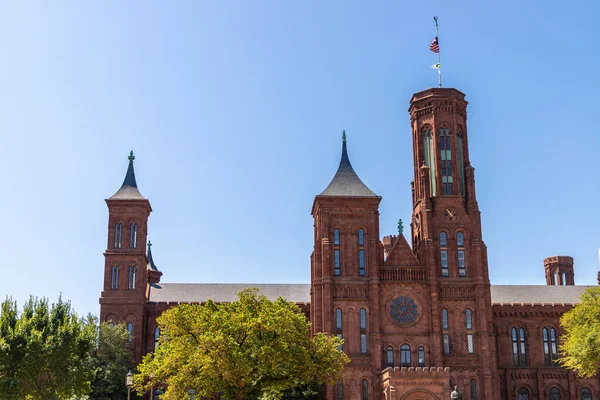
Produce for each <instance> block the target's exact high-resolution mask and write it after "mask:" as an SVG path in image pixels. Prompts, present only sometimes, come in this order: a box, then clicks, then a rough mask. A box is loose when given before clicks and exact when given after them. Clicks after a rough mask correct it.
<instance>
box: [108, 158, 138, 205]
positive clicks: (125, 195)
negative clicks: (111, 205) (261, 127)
mask: <svg viewBox="0 0 600 400" xmlns="http://www.w3.org/2000/svg"><path fill="white" fill-rule="evenodd" d="M127 158H128V159H129V167H127V173H126V174H125V179H124V180H123V185H121V188H120V189H119V190H117V193H115V194H113V195H112V196H111V197H110V198H109V200H146V198H145V197H144V196H142V194H141V193H140V191H139V190H138V188H137V182H136V181H135V171H134V170H133V160H135V156H134V155H133V151H132V152H131V153H129V157H127Z"/></svg>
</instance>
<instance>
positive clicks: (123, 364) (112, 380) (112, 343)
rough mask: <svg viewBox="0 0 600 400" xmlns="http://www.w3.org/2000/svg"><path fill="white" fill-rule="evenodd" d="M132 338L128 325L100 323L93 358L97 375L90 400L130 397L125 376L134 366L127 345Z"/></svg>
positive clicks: (112, 399)
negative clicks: (130, 337)
mask: <svg viewBox="0 0 600 400" xmlns="http://www.w3.org/2000/svg"><path fill="white" fill-rule="evenodd" d="M128 337H129V332H127V327H126V326H125V324H118V325H112V324H109V323H106V322H103V323H101V324H100V326H99V329H98V336H97V342H96V347H95V349H94V352H93V354H92V360H91V362H92V366H93V368H94V372H95V374H94V379H93V381H92V393H91V394H90V396H89V398H90V400H109V399H110V400H121V399H125V398H127V387H126V386H125V375H126V374H127V372H129V371H133V369H134V364H133V360H132V358H131V351H130V350H129V349H128V348H127V339H128Z"/></svg>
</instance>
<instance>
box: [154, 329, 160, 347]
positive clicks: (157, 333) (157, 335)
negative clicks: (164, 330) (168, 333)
mask: <svg viewBox="0 0 600 400" xmlns="http://www.w3.org/2000/svg"><path fill="white" fill-rule="evenodd" d="M158 339H160V328H159V327H158V326H157V327H156V328H154V351H156V349H158Z"/></svg>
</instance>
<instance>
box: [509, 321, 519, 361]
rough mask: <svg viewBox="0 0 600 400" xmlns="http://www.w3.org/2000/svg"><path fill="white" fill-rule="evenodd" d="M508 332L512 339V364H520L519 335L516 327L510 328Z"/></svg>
mask: <svg viewBox="0 0 600 400" xmlns="http://www.w3.org/2000/svg"><path fill="white" fill-rule="evenodd" d="M510 333H511V334H510V337H511V339H512V352H513V364H515V365H521V358H520V357H519V336H517V328H512V330H511V332H510Z"/></svg>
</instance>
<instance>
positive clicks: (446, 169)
mask: <svg viewBox="0 0 600 400" xmlns="http://www.w3.org/2000/svg"><path fill="white" fill-rule="evenodd" d="M440 156H441V157H440V158H441V160H442V192H443V193H444V195H450V194H454V191H453V188H452V151H451V147H450V128H445V127H444V128H440Z"/></svg>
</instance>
